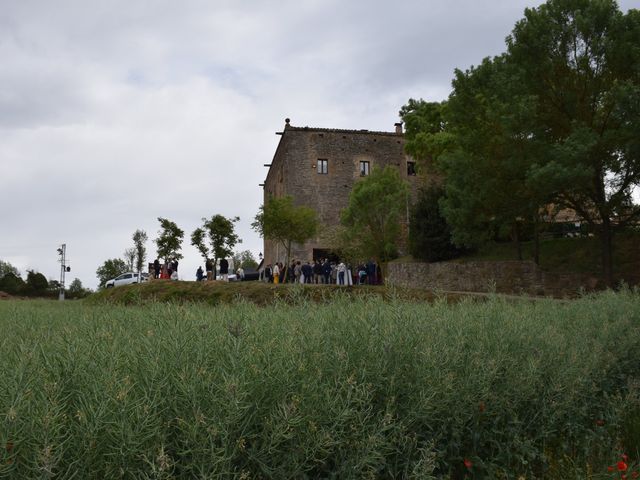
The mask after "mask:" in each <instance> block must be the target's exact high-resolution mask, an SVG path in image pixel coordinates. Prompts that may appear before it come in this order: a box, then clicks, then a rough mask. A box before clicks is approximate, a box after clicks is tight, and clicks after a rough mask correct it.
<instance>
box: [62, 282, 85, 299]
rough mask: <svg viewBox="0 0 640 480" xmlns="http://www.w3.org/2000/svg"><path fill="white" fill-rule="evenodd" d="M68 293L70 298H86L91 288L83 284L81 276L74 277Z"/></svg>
mask: <svg viewBox="0 0 640 480" xmlns="http://www.w3.org/2000/svg"><path fill="white" fill-rule="evenodd" d="M67 293H68V295H67V296H68V297H69V298H84V297H86V296H87V295H88V294H89V290H87V289H85V288H84V287H83V286H82V282H81V281H80V279H79V278H74V279H73V281H72V282H71V284H70V285H69V288H68V289H67Z"/></svg>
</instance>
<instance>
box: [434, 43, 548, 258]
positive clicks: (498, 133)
mask: <svg viewBox="0 0 640 480" xmlns="http://www.w3.org/2000/svg"><path fill="white" fill-rule="evenodd" d="M520 84H521V79H520V76H519V74H518V71H517V69H515V68H513V66H512V65H510V64H509V62H508V59H507V57H506V56H504V55H503V56H500V57H495V58H493V59H485V60H484V61H483V62H482V63H481V64H480V65H479V66H477V67H473V68H471V69H469V70H467V71H466V72H461V71H459V70H456V77H455V79H454V81H453V88H454V90H453V93H452V94H451V96H450V98H449V102H448V107H447V114H446V117H447V125H448V128H449V134H450V135H453V136H454V137H455V142H452V143H450V144H449V147H448V149H447V150H444V151H442V152H441V153H440V156H439V159H438V166H439V168H440V169H441V170H442V171H443V172H444V173H445V175H446V196H445V197H444V198H443V200H442V202H441V207H442V211H443V212H444V214H445V217H446V219H447V222H448V223H449V225H451V227H452V233H453V238H454V241H455V242H456V243H457V244H458V245H466V246H474V245H477V244H479V243H481V242H482V241H484V240H486V239H487V238H490V237H491V236H493V235H494V234H495V232H496V231H499V230H507V231H509V232H510V235H511V238H512V239H513V241H514V242H515V244H516V247H517V249H516V250H517V252H518V258H519V259H521V258H522V253H521V249H520V239H521V228H522V224H523V222H525V221H531V220H533V221H534V223H536V222H535V219H536V218H537V215H538V212H539V211H540V209H541V207H542V206H544V205H545V203H547V202H548V201H549V200H550V195H549V193H548V189H547V187H546V185H543V184H540V185H537V188H536V187H532V185H531V184H530V183H529V182H528V174H529V171H530V165H532V164H533V163H535V162H537V161H540V159H541V158H543V157H544V149H543V148H541V147H540V145H539V142H538V141H537V140H536V137H535V135H534V134H535V133H537V130H536V128H535V125H534V117H535V101H534V99H532V98H531V97H530V96H526V95H524V94H522V93H520V92H519V88H520Z"/></svg>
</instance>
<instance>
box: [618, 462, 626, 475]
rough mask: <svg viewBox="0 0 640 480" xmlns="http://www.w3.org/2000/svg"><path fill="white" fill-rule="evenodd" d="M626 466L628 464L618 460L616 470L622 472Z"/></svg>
mask: <svg viewBox="0 0 640 480" xmlns="http://www.w3.org/2000/svg"><path fill="white" fill-rule="evenodd" d="M627 468H628V465H627V464H626V463H624V462H623V461H622V460H620V461H619V462H618V471H619V472H624V471H625V470H626V469H627Z"/></svg>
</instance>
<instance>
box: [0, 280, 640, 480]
mask: <svg viewBox="0 0 640 480" xmlns="http://www.w3.org/2000/svg"><path fill="white" fill-rule="evenodd" d="M155 283H160V284H162V283H165V284H166V283H167V282H155ZM194 283H195V282H194ZM227 286H229V285H227ZM140 287H141V286H140ZM271 287H273V286H271ZM123 288H124V287H123ZM115 290H118V289H115ZM135 290H136V289H131V291H135ZM137 290H140V289H137ZM298 290H301V289H298ZM310 290H311V289H310ZM314 290H316V291H317V290H318V289H314ZM134 296H135V295H132V299H133V297H134ZM301 311H303V312H305V314H304V315H301ZM639 312H640V297H639V294H638V293H632V292H628V291H624V292H621V293H618V294H614V293H606V294H603V295H600V296H597V297H585V298H582V299H580V300H577V301H575V302H570V303H563V304H561V305H559V304H558V303H557V302H554V301H550V300H542V301H539V302H529V301H523V302H507V301H502V300H500V299H498V298H493V299H490V300H489V301H487V302H484V303H470V302H464V303H461V304H458V305H454V306H451V305H447V304H446V303H445V302H436V303H434V304H433V305H425V304H416V303H412V302H401V301H391V302H390V303H388V302H385V301H382V300H376V299H371V298H369V299H360V300H358V299H354V298H352V297H349V298H343V299H340V298H336V299H334V301H332V302H327V303H326V304H324V305H317V306H314V307H313V308H311V307H310V305H309V304H308V303H307V302H306V301H305V300H304V299H302V298H301V299H300V303H298V304H294V305H287V304H285V303H282V304H279V305H278V306H277V308H269V309H267V310H265V309H264V308H257V307H255V306H253V305H248V304H245V303H240V304H235V305H230V306H225V305H220V306H217V307H216V308H215V309H212V308H211V307H207V306H203V305H202V306H196V305H190V306H178V305H172V306H171V308H167V305H166V304H154V303H151V304H147V305H145V306H143V307H134V306H131V307H122V306H117V305H104V306H87V305H86V304H85V303H84V302H82V303H80V302H73V303H66V304H60V303H59V302H50V303H48V304H46V306H43V304H42V302H25V301H20V302H0V338H2V341H3V344H2V347H3V348H2V349H0V364H2V366H3V368H2V369H0V385H2V386H3V388H2V389H0V412H2V416H0V445H2V446H3V448H2V450H0V459H1V461H0V476H2V477H9V478H31V477H33V476H34V472H37V474H38V475H41V473H42V472H51V476H55V477H57V478H83V479H89V480H90V479H94V478H95V479H102V478H117V477H120V476H122V475H123V473H122V472H126V473H125V475H126V476H129V477H131V478H169V477H170V478H227V477H241V476H243V477H245V478H429V477H431V478H464V477H465V475H468V476H469V477H472V478H519V477H523V478H546V479H551V480H553V479H557V480H560V479H562V480H565V479H567V478H590V475H593V477H591V478H607V477H605V475H606V473H607V472H606V467H607V465H610V464H611V463H612V459H617V458H619V457H618V455H619V453H620V450H619V449H624V450H625V451H626V452H627V453H628V454H629V455H630V456H631V458H630V460H629V464H631V463H633V462H636V461H637V460H638V459H637V457H636V455H637V453H636V452H637V449H638V445H637V443H634V442H635V440H634V438H637V434H638V431H637V428H638V427H637V416H631V417H630V415H636V414H635V412H638V407H639V405H640V402H639V398H638V393H639V392H638V379H639V376H640V366H639V364H638V362H637V360H636V359H635V357H634V355H630V354H629V352H636V351H638V348H640V314H639ZM347 316H348V319H349V321H347V322H345V321H344V319H345V317H347ZM7 445H11V447H10V448H7ZM464 459H468V460H470V461H471V462H472V466H471V467H470V468H469V469H467V468H466V467H465V466H464V463H463V461H464ZM614 461H615V460H614Z"/></svg>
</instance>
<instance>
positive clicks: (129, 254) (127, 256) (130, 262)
mask: <svg viewBox="0 0 640 480" xmlns="http://www.w3.org/2000/svg"><path fill="white" fill-rule="evenodd" d="M122 256H123V257H124V261H125V263H126V264H127V270H129V271H130V272H133V269H134V268H135V263H136V249H135V248H133V247H132V248H127V249H125V251H124V252H123V253H122Z"/></svg>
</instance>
